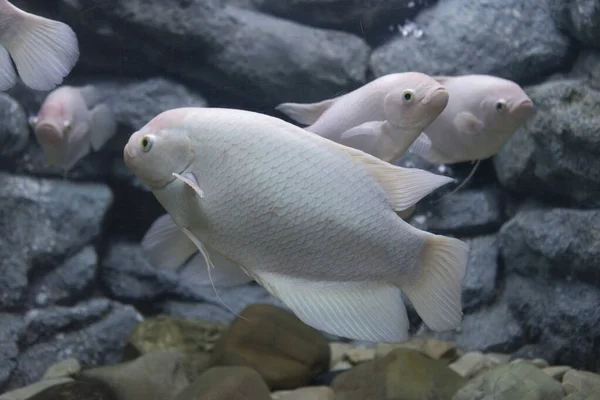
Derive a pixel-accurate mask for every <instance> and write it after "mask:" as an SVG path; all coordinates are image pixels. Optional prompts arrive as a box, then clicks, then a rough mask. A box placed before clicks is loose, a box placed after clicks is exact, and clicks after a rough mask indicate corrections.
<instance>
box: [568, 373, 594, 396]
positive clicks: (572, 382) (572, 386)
mask: <svg viewBox="0 0 600 400" xmlns="http://www.w3.org/2000/svg"><path fill="white" fill-rule="evenodd" d="M562 385H563V388H564V389H565V393H567V394H570V393H574V392H581V393H583V394H591V393H593V392H596V391H600V375H598V374H594V373H591V372H587V371H577V370H574V369H570V370H569V371H567V372H566V373H565V375H564V376H563V379H562Z"/></svg>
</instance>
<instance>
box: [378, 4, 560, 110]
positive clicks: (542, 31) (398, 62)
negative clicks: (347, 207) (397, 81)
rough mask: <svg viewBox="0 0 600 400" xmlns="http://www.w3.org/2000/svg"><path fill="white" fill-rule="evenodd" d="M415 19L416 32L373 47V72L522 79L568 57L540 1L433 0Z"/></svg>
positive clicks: (544, 71)
mask: <svg viewBox="0 0 600 400" xmlns="http://www.w3.org/2000/svg"><path fill="white" fill-rule="evenodd" d="M458 16H460V17H458ZM415 24H416V32H418V33H419V34H416V35H414V34H413V35H407V36H404V35H397V37H396V38H394V39H393V40H391V41H390V42H388V43H386V44H385V45H383V46H381V47H379V48H377V49H375V50H374V51H373V53H372V54H371V61H370V67H371V69H372V70H373V72H374V74H375V76H377V77H379V76H382V75H386V74H389V73H393V72H398V71H420V72H423V73H425V74H436V75H460V74H468V73H478V74H490V75H496V76H500V77H503V78H507V79H511V80H514V81H517V82H522V81H527V80H531V79H539V77H540V76H544V75H548V74H550V73H551V72H554V71H556V70H558V69H559V68H560V67H561V66H563V65H564V63H565V62H566V61H567V60H568V56H569V45H570V40H569V39H568V37H566V36H565V35H564V34H562V33H561V32H560V31H559V30H558V29H557V28H556V26H555V24H554V22H553V20H552V17H551V15H550V13H549V11H548V10H547V9H546V7H545V6H544V4H543V3H541V2H536V1H527V2H522V1H519V0H510V1H504V2H502V3H498V2H494V1H480V0H467V1H465V0H444V1H438V2H437V3H436V5H434V6H433V7H431V8H429V9H427V10H424V11H423V12H421V13H420V14H419V15H418V16H417V18H415ZM490 27H501V28H500V29H501V33H500V31H499V30H497V29H490ZM407 55H410V56H407ZM474 55H476V56H474ZM457 60H461V62H457ZM534 102H535V100H534Z"/></svg>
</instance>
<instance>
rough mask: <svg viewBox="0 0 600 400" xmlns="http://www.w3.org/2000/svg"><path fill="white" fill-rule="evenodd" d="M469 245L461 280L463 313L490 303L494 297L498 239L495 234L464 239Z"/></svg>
mask: <svg viewBox="0 0 600 400" xmlns="http://www.w3.org/2000/svg"><path fill="white" fill-rule="evenodd" d="M465 241H466V242H467V243H468V244H469V246H470V247H471V254H470V256H469V264H468V267H467V273H466V275H465V278H464V280H463V289H462V304H463V311H464V312H465V313H471V312H472V311H474V310H477V309H479V308H480V307H481V306H484V305H489V304H491V303H492V302H493V301H494V299H495V298H496V275H497V271H498V241H497V238H496V235H487V236H480V237H476V238H473V239H466V240H465Z"/></svg>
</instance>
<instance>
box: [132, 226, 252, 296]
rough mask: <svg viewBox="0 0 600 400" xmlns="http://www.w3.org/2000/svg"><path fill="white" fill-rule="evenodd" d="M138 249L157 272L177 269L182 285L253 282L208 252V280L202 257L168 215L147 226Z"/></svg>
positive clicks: (241, 271)
mask: <svg viewBox="0 0 600 400" xmlns="http://www.w3.org/2000/svg"><path fill="white" fill-rule="evenodd" d="M141 247H142V250H143V252H144V255H145V257H146V258H147V259H148V261H149V262H150V264H152V265H154V266H155V267H157V268H172V269H178V270H179V271H180V274H181V276H183V277H185V280H186V281H188V282H190V283H194V284H196V285H200V286H207V285H210V284H211V280H212V283H214V285H215V286H218V287H229V286H237V285H242V284H244V283H248V282H251V281H253V279H252V277H250V276H249V275H248V274H246V273H245V272H244V270H243V269H241V268H240V266H239V265H237V264H235V263H234V262H232V261H230V260H228V259H226V258H224V257H222V256H221V255H220V254H218V253H215V252H210V259H211V261H212V263H213V265H214V267H215V268H214V270H212V271H211V274H210V277H209V275H208V269H207V267H208V266H207V264H206V261H205V260H204V257H203V255H202V253H200V252H199V251H198V248H197V247H196V245H195V244H194V243H193V242H192V241H191V240H190V239H189V238H188V237H187V236H186V235H185V233H183V232H182V231H181V229H179V227H178V226H177V225H175V222H173V219H172V218H171V216H170V215H169V214H165V215H162V216H160V217H158V218H157V219H156V221H154V222H153V223H152V225H150V228H149V229H148V230H147V231H146V234H145V235H144V237H143V238H142V242H141Z"/></svg>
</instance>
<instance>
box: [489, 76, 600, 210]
mask: <svg viewBox="0 0 600 400" xmlns="http://www.w3.org/2000/svg"><path fill="white" fill-rule="evenodd" d="M526 92H527V94H528V95H529V97H531V99H532V101H533V103H534V104H535V107H536V112H535V113H534V115H533V116H532V118H530V119H529V120H528V121H527V122H526V123H525V124H524V125H523V126H522V127H521V128H520V129H519V130H517V132H515V134H514V135H513V136H511V138H510V139H509V140H508V141H507V142H506V144H505V145H504V147H503V148H502V149H501V150H500V152H498V154H497V155H496V156H495V157H494V166H495V168H496V172H497V174H498V179H499V180H500V182H501V183H502V185H503V186H504V187H506V188H507V189H509V190H511V191H514V192H516V193H519V194H521V195H526V196H531V197H533V198H536V199H539V200H541V201H542V202H545V203H546V204H553V205H555V206H564V207H578V208H596V207H599V206H600V160H599V159H598V157H597V154H598V152H600V135H599V134H598V130H597V127H598V125H599V124H600V92H599V91H595V90H593V89H591V88H590V87H589V85H588V83H587V82H586V81H585V80H583V79H560V80H553V81H548V82H545V83H541V84H539V85H536V86H531V87H527V88H526Z"/></svg>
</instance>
